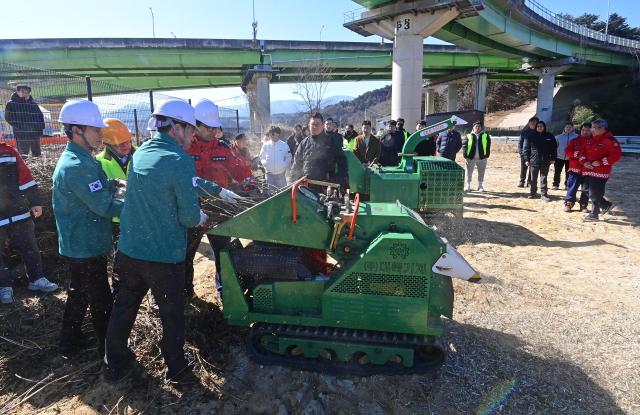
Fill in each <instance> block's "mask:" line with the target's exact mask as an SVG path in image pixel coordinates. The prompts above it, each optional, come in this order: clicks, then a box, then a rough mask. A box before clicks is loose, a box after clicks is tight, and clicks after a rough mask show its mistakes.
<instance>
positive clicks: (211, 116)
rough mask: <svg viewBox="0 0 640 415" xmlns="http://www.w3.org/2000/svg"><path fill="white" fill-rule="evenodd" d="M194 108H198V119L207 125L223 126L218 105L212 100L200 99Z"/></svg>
mask: <svg viewBox="0 0 640 415" xmlns="http://www.w3.org/2000/svg"><path fill="white" fill-rule="evenodd" d="M193 108H195V110H196V120H198V121H200V122H201V123H203V124H204V125H206V126H207V127H222V123H221V122H220V111H219V110H218V106H217V105H216V104H214V103H213V102H211V101H210V100H208V99H201V100H198V101H196V103H195V105H194V106H193Z"/></svg>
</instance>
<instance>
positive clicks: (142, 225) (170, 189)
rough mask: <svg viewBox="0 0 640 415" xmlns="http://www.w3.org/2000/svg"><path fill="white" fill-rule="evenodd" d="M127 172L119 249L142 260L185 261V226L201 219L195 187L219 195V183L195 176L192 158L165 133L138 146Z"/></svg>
mask: <svg viewBox="0 0 640 415" xmlns="http://www.w3.org/2000/svg"><path fill="white" fill-rule="evenodd" d="M128 171H129V177H128V182H127V195H126V197H125V205H124V209H123V210H122V214H121V215H120V240H119V242H118V249H119V250H120V252H122V253H124V254H125V255H127V256H129V257H131V258H135V259H140V260H143V261H150V262H162V263H174V264H175V263H178V262H182V261H184V259H185V256H186V250H187V229H188V228H193V227H194V226H196V225H197V224H198V223H199V222H200V205H199V198H198V192H199V191H202V192H203V193H209V194H211V195H217V194H219V193H220V190H221V188H220V186H218V185H216V184H215V183H212V182H209V181H206V180H203V179H200V178H199V177H197V176H196V167H195V163H194V161H193V158H192V157H191V156H190V155H189V154H188V153H187V152H186V151H185V150H184V149H183V148H182V147H180V145H179V144H178V143H176V142H175V141H174V140H173V139H172V138H171V137H170V136H168V135H166V134H163V133H157V134H156V135H155V136H154V137H153V138H152V139H151V140H148V141H146V142H145V143H144V144H142V145H141V146H140V147H139V148H138V150H137V151H136V152H135V154H134V155H133V160H132V161H131V164H130V165H129V169H128Z"/></svg>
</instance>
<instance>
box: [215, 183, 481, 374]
mask: <svg viewBox="0 0 640 415" xmlns="http://www.w3.org/2000/svg"><path fill="white" fill-rule="evenodd" d="M325 184H326V183H325ZM317 185H318V183H314V182H312V181H310V180H307V179H306V178H302V179H300V180H299V181H297V182H296V183H295V184H293V185H291V186H289V187H287V188H285V189H284V190H282V191H281V192H279V193H277V194H276V195H274V196H272V197H271V198H269V199H267V200H264V201H262V202H260V203H259V204H257V205H255V206H253V207H251V208H249V209H247V210H245V211H243V212H242V213H240V214H238V215H236V216H235V217H233V218H231V219H229V220H227V221H225V222H223V223H220V224H218V225H217V226H215V227H214V228H212V229H211V230H209V233H211V234H215V235H222V236H230V237H233V238H234V239H233V242H232V243H231V244H230V245H229V246H228V247H227V248H225V249H224V250H223V251H222V252H221V269H220V270H219V271H220V274H221V276H222V291H223V307H224V315H225V317H226V318H227V319H228V321H229V323H230V324H232V325H241V326H250V332H249V334H248V340H247V344H248V351H249V352H250V355H251V356H252V357H253V358H254V359H255V360H257V361H258V362H260V363H262V364H278V365H284V366H292V367H296V368H300V369H305V370H318V371H323V372H328V373H336V374H354V375H370V374H376V373H382V374H407V373H416V372H423V371H425V370H427V369H430V368H434V367H438V366H439V365H440V363H441V362H442V361H443V359H444V355H445V347H444V345H443V342H442V340H441V339H442V336H443V334H444V332H445V329H444V325H443V320H442V316H445V317H448V318H451V317H452V312H453V287H452V281H451V278H460V279H462V280H466V281H472V282H477V281H478V280H479V275H478V273H477V272H476V271H474V270H473V268H472V267H471V266H470V265H469V264H468V263H467V262H466V261H465V260H464V259H463V258H462V256H461V255H460V254H459V253H458V252H457V251H456V250H455V249H454V248H453V247H452V246H451V245H450V244H449V243H447V241H446V240H445V239H444V238H442V237H440V236H439V235H438V233H437V232H436V231H435V229H434V228H433V227H430V226H427V225H426V224H425V222H424V221H423V220H422V218H421V217H420V216H419V215H418V214H416V213H415V212H414V211H413V210H411V209H409V208H408V207H407V206H406V205H405V204H403V203H402V201H394V202H393V203H387V202H382V203H381V202H370V201H362V202H361V201H360V195H358V194H356V195H355V197H354V198H353V200H351V201H350V200H348V198H339V197H334V198H332V197H331V196H326V195H324V194H318V193H316V192H314V191H313V190H312V189H314V186H317Z"/></svg>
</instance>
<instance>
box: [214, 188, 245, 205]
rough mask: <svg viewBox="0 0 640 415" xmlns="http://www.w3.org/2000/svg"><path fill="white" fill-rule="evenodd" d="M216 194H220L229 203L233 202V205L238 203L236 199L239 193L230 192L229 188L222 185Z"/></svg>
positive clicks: (238, 197)
mask: <svg viewBox="0 0 640 415" xmlns="http://www.w3.org/2000/svg"><path fill="white" fill-rule="evenodd" d="M218 196H220V197H221V198H223V199H224V200H226V201H227V202H229V203H231V204H234V205H235V204H236V203H238V199H241V197H240V195H238V194H236V193H234V192H232V191H231V190H229V189H225V188H224V187H223V188H222V190H220V194H218Z"/></svg>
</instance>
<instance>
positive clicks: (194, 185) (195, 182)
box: [191, 176, 200, 187]
mask: <svg viewBox="0 0 640 415" xmlns="http://www.w3.org/2000/svg"><path fill="white" fill-rule="evenodd" d="M198 180H200V178H199V177H198V176H196V177H192V178H191V184H192V185H193V187H198Z"/></svg>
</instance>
